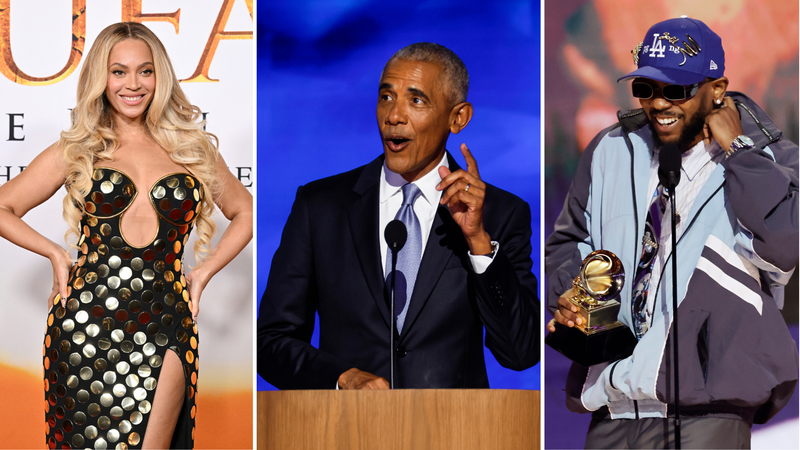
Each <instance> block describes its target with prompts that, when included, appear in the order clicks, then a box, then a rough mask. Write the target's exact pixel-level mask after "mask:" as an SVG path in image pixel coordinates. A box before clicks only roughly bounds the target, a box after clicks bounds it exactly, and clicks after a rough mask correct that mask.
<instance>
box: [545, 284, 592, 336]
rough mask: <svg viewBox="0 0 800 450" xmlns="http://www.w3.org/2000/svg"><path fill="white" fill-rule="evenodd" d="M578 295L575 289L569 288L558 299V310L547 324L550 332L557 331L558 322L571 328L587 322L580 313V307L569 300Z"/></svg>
mask: <svg viewBox="0 0 800 450" xmlns="http://www.w3.org/2000/svg"><path fill="white" fill-rule="evenodd" d="M576 294H577V292H575V288H574V287H571V288H569V290H568V291H567V292H564V293H563V294H561V297H559V298H558V309H556V312H555V314H553V319H551V320H550V322H549V323H548V324H547V329H548V330H550V331H556V325H555V323H556V322H558V323H560V324H562V325H566V326H568V327H570V328H571V327H574V326H575V325H580V324H582V323H584V322H585V321H586V319H584V318H583V316H581V315H580V314H579V313H578V307H577V306H575V305H573V304H572V302H570V301H569V298H570V297H574V296H575V295H576Z"/></svg>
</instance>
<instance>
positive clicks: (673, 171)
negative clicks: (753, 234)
mask: <svg viewBox="0 0 800 450" xmlns="http://www.w3.org/2000/svg"><path fill="white" fill-rule="evenodd" d="M658 180H659V181H660V182H661V185H662V186H664V187H665V188H667V191H668V192H669V201H670V209H671V210H672V211H671V213H670V222H671V225H672V236H671V240H672V254H671V258H670V259H672V359H673V361H674V364H673V366H672V367H673V373H672V376H673V380H674V383H675V385H674V388H675V389H674V392H673V401H674V404H675V418H674V419H673V420H674V433H675V448H676V449H679V450H680V448H681V407H680V382H679V379H678V373H679V370H678V363H679V359H678V276H677V274H678V249H677V239H676V236H675V232H676V231H675V228H676V224H677V222H678V220H679V216H678V212H677V210H676V209H675V187H676V186H677V185H678V183H680V181H681V151H680V150H679V149H678V146H677V145H675V144H665V145H664V146H663V147H661V149H660V150H659V151H658Z"/></svg>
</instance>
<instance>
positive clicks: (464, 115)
mask: <svg viewBox="0 0 800 450" xmlns="http://www.w3.org/2000/svg"><path fill="white" fill-rule="evenodd" d="M471 119H472V103H470V102H461V103H459V104H457V105H456V106H453V109H451V110H450V132H451V133H453V134H458V133H459V132H460V131H461V130H463V129H464V127H466V126H467V124H468V123H469V121H470V120H471Z"/></svg>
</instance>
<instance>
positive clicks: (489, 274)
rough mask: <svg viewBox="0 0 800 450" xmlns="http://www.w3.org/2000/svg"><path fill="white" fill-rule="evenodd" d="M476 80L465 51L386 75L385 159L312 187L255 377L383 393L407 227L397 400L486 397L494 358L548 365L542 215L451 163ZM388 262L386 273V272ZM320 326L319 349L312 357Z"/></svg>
mask: <svg viewBox="0 0 800 450" xmlns="http://www.w3.org/2000/svg"><path fill="white" fill-rule="evenodd" d="M468 87H469V75H468V73H467V69H466V67H465V66H464V63H463V62H462V61H461V60H460V59H459V58H458V56H456V55H455V54H454V53H453V52H452V51H450V50H448V49H447V48H445V47H443V46H441V45H437V44H431V43H418V44H413V45H410V46H408V47H405V48H403V49H401V50H400V51H398V52H397V53H395V55H394V56H392V58H391V59H389V62H387V63H386V66H385V67H384V69H383V73H382V75H381V79H380V84H379V92H378V105H377V119H378V127H379V129H380V134H381V139H382V142H383V155H381V156H380V157H378V158H377V159H375V160H374V161H372V162H371V163H369V164H367V165H365V166H362V167H359V168H357V169H355V170H352V171H350V172H347V173H343V174H340V175H336V176H333V177H329V178H325V179H322V180H318V181H315V182H312V183H309V184H307V185H305V186H301V187H300V188H299V189H298V190H297V198H296V199H295V202H294V205H293V207H292V212H291V214H290V216H289V219H288V220H287V223H286V226H285V228H284V231H283V236H282V237H281V243H280V246H279V248H278V250H277V251H276V252H275V256H274V258H273V262H272V266H271V270H270V274H269V279H268V281H267V289H266V291H265V292H264V296H263V298H262V300H261V306H260V311H259V318H258V338H257V339H258V342H257V346H258V373H259V374H260V375H261V376H262V377H264V379H266V380H267V381H268V382H270V383H271V384H273V385H274V386H276V387H278V388H280V389H326V388H328V389H332V388H339V389H386V388H388V387H389V383H388V382H387V381H386V380H387V379H389V378H390V373H389V372H390V332H389V330H390V323H391V320H390V312H389V311H390V305H389V301H390V300H389V299H390V295H389V286H390V284H389V283H388V280H389V279H390V272H391V259H392V253H391V251H390V250H389V249H388V246H387V244H386V243H385V242H384V239H383V233H384V229H385V227H386V225H387V224H388V223H389V222H390V221H391V220H393V219H398V220H402V221H403V222H404V224H405V225H406V228H407V230H408V241H407V243H406V245H405V247H403V249H402V250H400V251H399V252H398V266H397V272H396V273H397V279H398V280H399V281H398V283H397V288H396V289H395V315H396V326H395V330H394V331H393V332H394V334H395V339H394V344H395V347H394V349H392V351H394V352H395V356H396V363H395V364H396V366H395V374H394V375H395V382H396V385H395V387H400V388H486V387H489V382H488V379H487V375H486V367H485V363H484V358H483V331H484V328H485V330H486V346H487V347H488V348H489V349H490V350H491V351H492V353H493V354H494V355H495V357H496V358H497V360H498V361H499V362H500V364H502V365H503V366H505V367H508V368H511V369H514V370H524V369H527V368H529V367H531V366H533V365H534V364H536V363H537V362H538V361H539V339H540V333H539V329H540V326H539V300H538V298H537V294H536V279H535V277H534V276H533V274H532V273H531V265H532V262H531V258H530V252H531V245H530V238H531V224H530V220H531V216H530V208H529V207H528V205H527V204H526V203H525V202H524V201H522V200H521V199H520V198H518V197H516V196H514V195H512V194H509V193H507V192H505V191H502V190H500V189H498V188H496V187H494V186H491V185H488V184H486V183H485V182H483V181H482V180H481V178H480V174H479V173H478V167H477V163H476V162H475V159H474V158H473V156H472V154H471V153H470V151H469V149H468V148H467V146H466V145H465V144H462V145H461V152H462V154H463V155H464V158H465V159H466V161H467V170H466V171H465V170H463V169H461V168H459V167H458V165H457V164H456V162H455V160H454V159H453V158H452V156H451V155H450V154H449V153H448V152H447V150H446V149H445V145H446V143H447V138H448V137H449V135H450V133H459V132H460V131H461V130H462V129H464V127H466V126H467V124H468V123H469V121H470V119H471V118H472V105H471V104H470V103H468V102H467V101H466V97H467V90H468ZM387 261H388V262H387ZM315 312H319V317H320V342H319V348H314V347H313V346H311V345H310V340H311V334H312V331H313V329H314V313H315Z"/></svg>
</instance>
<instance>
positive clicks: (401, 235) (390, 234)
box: [383, 219, 408, 271]
mask: <svg viewBox="0 0 800 450" xmlns="http://www.w3.org/2000/svg"><path fill="white" fill-rule="evenodd" d="M383 238H384V239H385V240H386V245H388V246H389V249H390V250H392V253H397V252H399V251H400V249H402V248H403V246H404V245H406V239H408V231H406V225H405V224H404V223H403V222H401V221H399V220H397V219H395V220H393V221H391V222H389V223H388V224H386V229H385V230H383ZM392 271H394V267H392Z"/></svg>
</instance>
